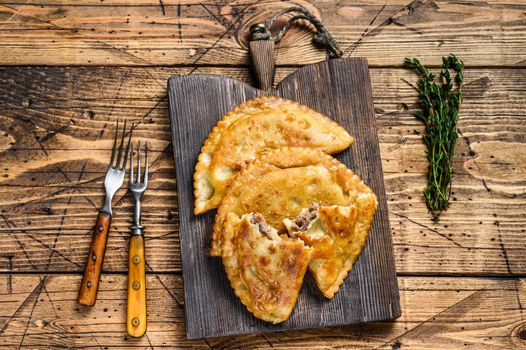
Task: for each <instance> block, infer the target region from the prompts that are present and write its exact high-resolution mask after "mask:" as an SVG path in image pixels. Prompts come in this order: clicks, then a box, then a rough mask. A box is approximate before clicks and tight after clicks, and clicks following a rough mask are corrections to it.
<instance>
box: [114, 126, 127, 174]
mask: <svg viewBox="0 0 526 350" xmlns="http://www.w3.org/2000/svg"><path fill="white" fill-rule="evenodd" d="M124 135H126V120H125V121H124V129H123V130H122V137H121V144H120V146H119V154H118V155H117V163H115V168H117V169H118V168H119V164H120V163H121V156H122V146H123V145H124Z"/></svg>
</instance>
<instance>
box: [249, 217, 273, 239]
mask: <svg viewBox="0 0 526 350" xmlns="http://www.w3.org/2000/svg"><path fill="white" fill-rule="evenodd" d="M250 223H251V224H254V225H258V226H259V232H261V233H262V234H264V235H265V236H267V237H270V236H269V235H270V230H271V228H270V226H269V225H268V224H267V222H266V221H265V218H264V217H263V215H261V214H254V215H253V216H252V218H251V219H250Z"/></svg>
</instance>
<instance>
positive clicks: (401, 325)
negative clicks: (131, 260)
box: [0, 274, 526, 350]
mask: <svg viewBox="0 0 526 350" xmlns="http://www.w3.org/2000/svg"><path fill="white" fill-rule="evenodd" d="M80 280H81V276H80V274H79V275H63V276H61V275H17V274H14V275H6V274H2V275H0V304H1V305H2V307H1V308H0V335H1V336H0V347H2V348H3V349H16V348H21V349H30V348H35V347H40V346H41V345H42V344H43V342H45V344H47V345H48V346H51V347H67V348H81V347H82V348H89V349H91V348H93V349H100V348H111V349H113V348H125V347H126V348H131V347H133V348H134V349H147V348H149V349H151V348H172V349H173V348H176V349H181V348H197V349H202V348H212V349H216V348H222V349H234V348H237V349H238V348H257V349H264V348H269V347H273V348H277V349H290V348H295V349H300V348H303V349H307V348H308V349H339V348H379V349H392V348H397V346H398V347H401V348H402V349H422V348H425V349H458V348H466V349H477V350H478V349H523V348H524V346H525V345H526V340H525V338H526V337H525V332H524V330H525V326H526V314H525V310H523V308H522V307H521V305H526V280H524V279H488V278H448V277H433V278H430V277H402V278H399V287H400V293H401V301H402V310H403V315H402V317H401V318H399V319H398V320H396V321H391V322H376V323H367V324H363V325H356V326H347V327H334V328H323V329H317V330H309V331H289V332H283V333H279V334H278V333H275V334H266V335H262V334H253V335H245V336H238V337H223V338H213V339H200V340H187V339H186V338H185V336H184V332H185V323H184V316H183V309H184V298H183V293H182V281H181V277H180V276H178V275H151V274H150V275H148V279H147V284H148V310H149V313H148V317H149V318H148V321H149V325H148V332H147V337H143V338H140V339H132V338H129V337H127V336H126V325H125V317H126V316H125V315H126V310H125V309H126V276H125V275H115V274H106V275H103V277H102V281H101V288H100V292H99V298H98V301H97V304H96V305H95V306H94V307H93V308H82V307H79V306H78V305H77V304H76V301H75V299H76V296H77V290H78V285H79V283H80ZM422 305H426V307H422Z"/></svg>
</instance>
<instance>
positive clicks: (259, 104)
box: [194, 97, 354, 215]
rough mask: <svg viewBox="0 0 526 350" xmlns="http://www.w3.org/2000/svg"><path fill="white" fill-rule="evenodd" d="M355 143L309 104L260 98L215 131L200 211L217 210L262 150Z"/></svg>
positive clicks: (202, 170) (200, 183) (201, 170)
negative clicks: (235, 180) (235, 178)
mask: <svg viewBox="0 0 526 350" xmlns="http://www.w3.org/2000/svg"><path fill="white" fill-rule="evenodd" d="M353 142H354V138H353V137H352V136H351V135H349V133H348V132H347V131H345V129H344V128H343V127H341V126H340V125H339V124H338V123H336V122H334V121H333V120H331V119H330V118H328V117H326V116H324V115H323V114H321V113H318V112H316V111H314V110H312V109H310V108H308V107H306V106H303V105H300V104H298V103H296V102H293V101H290V100H286V99H284V98H280V97H258V98H255V99H253V100H250V101H247V102H244V103H242V104H240V105H239V106H237V107H236V108H234V109H232V110H231V111H230V112H228V113H227V114H226V115H225V116H224V117H223V118H222V119H221V120H220V121H219V123H218V124H217V125H216V126H215V127H214V129H213V130H212V131H211V132H210V135H209V136H208V138H207V140H206V141H205V143H204V145H203V148H202V149H201V154H200V155H199V157H198V161H197V165H196V167H195V173H194V195H195V203H194V213H195V214H196V215H197V214H201V213H204V212H205V211H207V210H209V209H212V208H216V207H217V206H218V205H219V204H220V203H221V200H222V198H223V196H224V193H225V189H226V186H227V184H228V182H229V179H231V178H232V176H233V175H234V174H236V173H237V172H238V171H239V170H241V168H242V167H243V166H245V164H246V162H247V161H250V160H252V159H254V158H255V157H256V156H257V155H258V154H259V153H260V152H261V151H263V150H266V149H275V148H279V147H284V146H298V147H299V146H301V147H309V148H319V149H321V150H322V151H324V152H325V153H328V154H333V153H337V152H340V151H343V150H344V149H346V148H347V147H349V146H350V145H351V144H352V143H353Z"/></svg>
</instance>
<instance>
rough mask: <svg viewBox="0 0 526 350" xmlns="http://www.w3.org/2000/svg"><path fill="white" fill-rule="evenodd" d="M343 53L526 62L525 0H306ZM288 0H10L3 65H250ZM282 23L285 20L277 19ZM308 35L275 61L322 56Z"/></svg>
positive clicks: (383, 59) (285, 43)
mask: <svg viewBox="0 0 526 350" xmlns="http://www.w3.org/2000/svg"><path fill="white" fill-rule="evenodd" d="M294 4H298V5H302V6H305V7H307V8H308V9H309V10H310V11H311V12H313V13H314V14H315V15H317V16H319V17H320V18H321V20H322V21H323V22H324V24H326V26H327V28H328V29H329V31H330V32H331V33H332V34H334V37H335V38H336V40H338V41H339V42H340V44H341V46H342V48H343V49H344V55H345V57H349V56H356V57H366V58H368V60H369V62H370V64H371V65H374V66H378V65H390V66H393V65H395V66H399V65H400V64H401V63H402V61H403V59H404V57H405V56H406V55H408V54H411V55H414V56H417V57H420V58H422V59H423V60H424V62H426V63H432V64H439V63H440V57H441V56H444V55H447V54H449V53H450V52H453V53H456V54H458V55H459V56H461V57H462V58H463V59H464V61H465V62H466V64H468V65H469V66H501V65H510V66H511V65H522V66H523V65H525V63H526V25H525V23H526V19H525V17H524V11H525V10H526V5H525V4H524V2H523V1H520V0H514V1H506V2H503V1H472V2H467V1H466V2H463V1H460V2H459V1H442V0H435V1H433V0H414V1H410V0H393V1H389V2H386V1H383V0H360V1H355V0H344V1H336V0H329V1H313V0H310V1H305V0H298V1H295V2H294ZM288 6H291V5H290V3H287V2H280V1H274V0H259V1H258V0H237V1H233V2H232V1H226V0H221V1H215V2H201V1H198V0H185V1H175V0H162V1H157V0H141V1H122V0H105V1H102V2H101V1H100V0H92V1H87V2H83V3H82V4H79V3H78V2H77V1H74V0H56V1H52V2H42V1H37V0H29V1H24V2H20V1H19V0H7V1H3V2H2V5H0V26H1V28H2V30H1V31H0V64H4V65H20V64H28V65H42V64H45V65H142V66H148V65H161V64H162V65H174V64H179V65H180V64H185V65H218V64H219V65H247V63H248V54H247V46H248V45H247V38H248V37H249V34H248V31H249V26H250V24H252V23H255V22H262V21H264V20H265V19H267V18H268V17H270V16H271V15H272V14H274V13H275V12H276V11H277V10H278V9H281V8H284V7H288ZM279 24H283V21H282V20H281V22H279ZM311 37H312V35H311V33H309V32H308V30H305V29H304V28H303V29H302V28H300V27H298V28H294V29H293V30H292V31H291V32H290V33H287V35H286V36H285V38H284V39H283V40H282V42H281V43H279V45H278V46H277V52H276V58H277V64H278V65H283V64H289V65H297V64H298V63H301V64H306V63H315V62H318V61H321V60H323V59H325V56H326V54H325V51H324V50H323V49H320V48H315V47H313V45H312V43H311Z"/></svg>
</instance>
